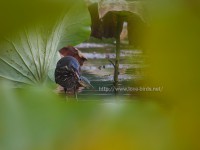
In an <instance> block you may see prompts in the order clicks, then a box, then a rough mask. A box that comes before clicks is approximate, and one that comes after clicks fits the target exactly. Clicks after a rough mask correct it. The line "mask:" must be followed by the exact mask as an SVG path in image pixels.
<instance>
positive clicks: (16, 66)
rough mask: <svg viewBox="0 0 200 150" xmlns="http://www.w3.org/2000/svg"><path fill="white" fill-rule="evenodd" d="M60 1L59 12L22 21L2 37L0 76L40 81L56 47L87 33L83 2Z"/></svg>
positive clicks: (50, 67)
mask: <svg viewBox="0 0 200 150" xmlns="http://www.w3.org/2000/svg"><path fill="white" fill-rule="evenodd" d="M63 5H64V6H62V11H61V10H58V12H59V14H57V13H56V15H53V16H49V15H48V16H47V18H45V19H44V20H42V21H38V22H34V23H32V24H31V25H30V24H29V25H27V24H25V25H23V26H22V29H20V30H19V31H17V32H15V33H13V34H9V35H7V36H5V37H3V40H2V41H1V43H0V50H2V52H1V55H0V67H1V70H0V76H1V77H3V78H5V79H9V80H12V81H15V82H20V83H26V84H35V83H43V82H45V80H46V79H47V76H48V73H49V71H50V70H51V71H52V70H53V69H54V68H55V65H56V61H57V59H56V58H55V57H57V56H58V53H57V50H59V49H61V48H62V47H64V46H66V45H76V44H79V43H81V42H82V41H84V40H86V39H87V38H88V37H89V35H90V28H89V26H90V16H89V12H88V10H87V7H86V5H85V3H84V2H83V1H82V0H79V1H78V2H77V1H76V2H75V1H73V2H72V1H67V3H66V2H65V3H64V4H63ZM49 7H51V5H49ZM39 10H40V9H39ZM28 14H29V13H28ZM35 15H37V16H39V17H40V15H38V14H37V13H36V14H35ZM57 58H58V57H57Z"/></svg>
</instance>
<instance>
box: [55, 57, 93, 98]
mask: <svg viewBox="0 0 200 150" xmlns="http://www.w3.org/2000/svg"><path fill="white" fill-rule="evenodd" d="M55 82H56V83H57V84H59V85H60V86H62V87H63V88H64V92H65V94H66V93H67V92H73V93H74V95H75V97H76V99H77V89H78V88H79V87H86V88H93V86H92V85H91V84H90V81H89V80H88V79H87V78H86V77H83V76H81V74H80V64H79V62H78V60H77V59H75V58H74V57H72V56H65V57H63V58H61V59H60V60H59V61H58V62H57V65H56V69H55Z"/></svg>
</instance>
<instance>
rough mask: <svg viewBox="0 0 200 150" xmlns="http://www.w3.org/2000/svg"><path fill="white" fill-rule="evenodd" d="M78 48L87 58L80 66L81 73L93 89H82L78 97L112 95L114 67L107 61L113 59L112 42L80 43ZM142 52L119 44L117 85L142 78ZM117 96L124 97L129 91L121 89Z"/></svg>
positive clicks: (123, 85)
mask: <svg viewBox="0 0 200 150" xmlns="http://www.w3.org/2000/svg"><path fill="white" fill-rule="evenodd" d="M77 48H78V49H80V50H81V51H82V53H83V54H84V55H85V56H86V58H88V61H86V62H85V63H84V65H83V66H82V68H81V72H82V75H83V76H85V77H87V78H88V79H89V80H90V82H91V84H92V85H93V86H94V89H84V90H83V91H82V92H80V93H79V94H78V98H79V99H85V98H87V97H88V96H90V97H91V96H92V97H95V98H98V99H101V98H102V99H109V98H111V97H114V95H115V92H114V88H113V75H114V67H113V65H112V64H111V62H109V60H112V61H113V62H114V60H115V45H114V44H99V43H82V44H80V45H78V46H77ZM143 64H144V62H143V53H142V51H141V50H135V49H130V48H128V46H127V45H124V46H121V53H120V66H119V68H120V70H119V87H121V88H122V87H123V88H124V87H127V86H128V85H130V83H134V81H136V80H141V79H142V74H141V71H140V70H141V68H142V67H144V66H143ZM118 95H119V96H122V97H126V96H129V95H130V93H128V92H127V91H124V90H121V91H119V92H118Z"/></svg>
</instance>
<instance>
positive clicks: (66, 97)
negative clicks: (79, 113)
mask: <svg viewBox="0 0 200 150" xmlns="http://www.w3.org/2000/svg"><path fill="white" fill-rule="evenodd" d="M64 91H65V100H66V102H68V100H69V99H68V96H67V89H66V88H64Z"/></svg>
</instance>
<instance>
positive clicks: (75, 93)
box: [74, 86, 78, 101]
mask: <svg viewBox="0 0 200 150" xmlns="http://www.w3.org/2000/svg"><path fill="white" fill-rule="evenodd" d="M74 96H75V99H76V100H77V101H78V96H77V92H76V86H74Z"/></svg>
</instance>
